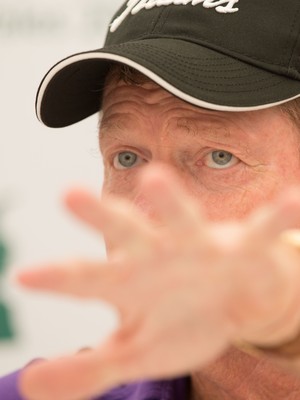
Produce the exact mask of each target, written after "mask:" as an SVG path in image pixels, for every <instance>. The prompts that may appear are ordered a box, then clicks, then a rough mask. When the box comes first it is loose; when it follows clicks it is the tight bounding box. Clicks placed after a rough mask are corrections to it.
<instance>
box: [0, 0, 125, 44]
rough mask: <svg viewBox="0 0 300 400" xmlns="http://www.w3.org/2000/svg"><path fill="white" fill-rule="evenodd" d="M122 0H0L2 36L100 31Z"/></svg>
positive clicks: (0, 29) (18, 36)
mask: <svg viewBox="0 0 300 400" xmlns="http://www.w3.org/2000/svg"><path fill="white" fill-rule="evenodd" d="M103 3H105V5H103ZM121 3H122V0H100V1H99V0H85V1H84V2H78V3H77V4H76V6H75V7H74V6H72V7H70V6H68V4H62V3H60V2H57V3H55V2H53V1H52V0H43V2H40V1H37V0H24V1H22V2H20V1H19V0H0V39H3V38H6V39H7V38H10V39H12V38H21V39H22V38H24V35H25V37H28V36H29V37H36V38H39V37H40V36H43V37H44V36H46V37H47V36H50V37H51V35H53V34H54V35H62V34H64V35H66V34H70V35H74V33H77V34H79V35H80V36H86V35H88V36H89V35H95V34H98V35H99V32H101V31H102V30H103V29H105V30H106V27H107V24H108V22H109V19H110V18H111V16H112V15H113V13H114V12H115V10H116V7H118V6H119V5H120V4H121ZM103 10H105V12H103Z"/></svg>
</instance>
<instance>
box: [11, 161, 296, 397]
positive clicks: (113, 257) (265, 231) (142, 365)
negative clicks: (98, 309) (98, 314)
mask: <svg viewBox="0 0 300 400" xmlns="http://www.w3.org/2000/svg"><path fill="white" fill-rule="evenodd" d="M140 189H141V191H142V192H143V194H144V195H145V196H146V197H147V199H149V201H150V202H151V204H152V205H153V209H154V211H155V221H150V220H149V219H148V217H146V216H145V215H143V214H142V213H141V212H140V211H139V210H138V209H136V208H135V207H134V206H133V205H132V204H130V203H129V202H126V201H125V200H121V199H118V198H112V197H104V198H103V199H102V200H99V199H97V198H95V197H94V196H92V195H91V194H89V193H87V192H85V191H83V190H74V191H71V192H69V194H68V196H67V198H66V204H67V205H68V208H69V209H70V210H71V211H72V212H73V213H74V214H75V215H76V216H77V217H79V218H80V219H81V220H83V221H85V222H86V223H87V224H88V225H90V226H92V227H93V228H95V229H96V231H99V232H101V233H103V234H104V236H105V240H106V242H107V243H108V244H109V248H110V252H109V258H108V261H104V262H90V261H84V260H83V261H72V262H70V263H61V264H57V263H56V264H49V265H45V266H44V267H43V268H38V269H33V270H27V271H24V272H21V273H20V274H19V277H18V279H19V281H20V282H21V284H23V285H25V286H27V287H30V288H32V289H38V290H48V291H52V292H55V293H61V294H68V295H73V296H77V297H83V298H93V299H101V300H105V301H107V302H109V303H111V304H113V305H114V306H115V307H116V308H117V309H118V310H119V313H120V327H119V330H118V331H117V332H116V333H115V334H114V335H113V336H112V337H111V338H110V339H109V340H108V341H107V342H106V343H104V344H102V345H101V346H99V347H98V348H95V349H91V350H89V351H85V352H82V353H79V354H76V355H70V356H66V357H63V358H59V359H56V360H51V361H45V362H40V363H37V364H33V365H31V366H30V367H28V368H26V369H25V370H24V371H23V373H22V375H21V380H20V387H21V391H22V394H23V395H24V396H25V398H26V399H27V398H28V399H30V400H41V399H43V400H53V399H56V400H80V399H84V398H89V397H91V396H95V395H96V394H99V393H102V392H104V391H106V390H108V389H109V388H110V387H113V386H117V385H119V384H123V383H126V382H130V381H134V380H139V379H144V378H148V379H156V378H162V377H163V378H167V377H171V376H175V375H183V374H187V373H189V372H190V371H192V370H197V369H198V368H199V367H201V366H203V365H204V364H206V363H207V362H209V361H211V360H213V359H214V358H215V357H217V356H218V355H220V354H221V353H222V351H224V350H225V349H226V348H227V347H228V346H229V345H230V344H232V343H235V342H238V341H250V342H253V343H257V344H274V343H276V342H277V341H280V340H285V339H286V338H288V337H289V335H292V334H293V333H294V332H296V330H297V329H298V327H299V325H300V314H299V313H297V307H296V306H297V305H298V302H299V300H300V298H299V297H300V290H299V289H300V269H299V262H300V254H299V255H298V254H297V251H296V250H295V249H293V248H291V247H290V246H288V245H286V244H285V243H283V242H282V241H280V240H279V236H280V234H281V233H282V232H283V231H285V230H286V229H290V228H297V227H299V226H300V189H295V188H294V189H292V190H289V191H287V192H286V193H284V194H283V195H282V196H281V197H280V198H278V199H277V200H276V201H274V202H273V203H272V204H269V205H267V206H265V207H264V208H260V209H259V210H257V211H256V212H255V213H253V214H252V215H251V216H250V217H248V218H247V219H245V220H243V221H240V222H227V223H212V222H209V221H208V219H207V218H206V217H205V210H202V209H201V207H199V204H198V203H196V202H195V200H194V199H191V198H190V197H189V196H188V194H187V193H185V191H184V190H183V189H182V187H181V185H180V183H179V182H178V181H177V179H176V177H175V176H174V175H173V174H172V172H171V171H168V170H165V171H164V170H161V169H160V168H158V167H149V168H145V171H144V172H143V174H142V176H141V182H140Z"/></svg>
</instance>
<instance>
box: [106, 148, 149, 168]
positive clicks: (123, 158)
mask: <svg viewBox="0 0 300 400" xmlns="http://www.w3.org/2000/svg"><path fill="white" fill-rule="evenodd" d="M141 161H142V160H141V158H140V157H139V156H138V155H137V154H135V153H133V152H132V151H122V152H121V153H118V154H116V155H115V157H114V159H113V164H114V167H115V168H116V169H128V168H132V167H134V166H136V165H137V164H139V163H140V162H141Z"/></svg>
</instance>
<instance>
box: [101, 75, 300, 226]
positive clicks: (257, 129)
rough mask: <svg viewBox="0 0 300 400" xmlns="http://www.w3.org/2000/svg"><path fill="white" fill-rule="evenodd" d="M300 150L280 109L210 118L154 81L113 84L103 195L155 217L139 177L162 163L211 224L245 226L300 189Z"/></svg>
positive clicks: (105, 128) (104, 138) (104, 135)
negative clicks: (252, 215)
mask: <svg viewBox="0 0 300 400" xmlns="http://www.w3.org/2000/svg"><path fill="white" fill-rule="evenodd" d="M299 143H300V131H299V130H297V128H296V127H295V126H294V124H293V123H292V122H291V121H290V120H289V119H288V117H287V116H286V115H284V114H283V113H282V112H281V111H280V109H279V108H271V109H266V110H260V111H252V112H243V113H232V112H231V113H229V112H217V111H209V110H205V109H201V108H198V107H195V106H192V105H190V104H187V103H185V102H183V101H182V100H180V99H178V98H176V97H174V96H173V95H171V94H169V93H168V92H166V91H165V90H163V89H161V88H160V87H159V86H157V85H156V84H154V83H152V82H148V83H145V84H144V85H141V86H134V85H128V84H126V83H124V82H116V81H111V82H110V83H109V85H108V87H107V89H106V92H105V96H104V108H103V120H102V123H101V131H100V146H101V151H102V154H103V160H104V167H105V179H104V187H103V193H104V194H113V195H118V196H121V197H123V198H126V199H129V200H130V201H131V202H133V203H135V204H136V205H137V206H138V207H139V208H141V209H142V210H143V211H144V212H145V213H147V214H148V215H149V216H150V217H152V218H155V213H154V212H153V210H152V207H151V204H149V202H148V200H147V198H145V196H144V195H143V193H141V191H140V189H139V186H138V183H137V182H138V180H137V177H138V175H139V172H140V171H141V169H142V168H143V167H145V166H146V165H149V164H150V163H158V162H159V163H163V164H165V165H167V166H168V167H170V168H172V169H173V170H174V171H175V172H176V174H177V175H178V177H179V178H180V179H181V181H182V185H183V187H184V188H185V189H186V190H187V191H188V192H189V193H190V195H191V196H193V197H195V198H197V199H199V202H201V204H202V206H203V207H204V208H205V210H206V212H207V215H208V217H209V218H210V219H211V220H214V221H220V220H224V219H232V218H235V219H240V218H242V217H244V216H246V215H247V214H248V213H249V212H250V211H252V210H253V209H254V208H255V207H257V206H259V205H262V204H263V203H264V202H266V201H270V200H271V199H272V198H274V196H276V195H277V194H278V192H280V191H282V190H283V189H284V187H286V186H288V185H293V184H295V183H300V165H299V164H300V161H299Z"/></svg>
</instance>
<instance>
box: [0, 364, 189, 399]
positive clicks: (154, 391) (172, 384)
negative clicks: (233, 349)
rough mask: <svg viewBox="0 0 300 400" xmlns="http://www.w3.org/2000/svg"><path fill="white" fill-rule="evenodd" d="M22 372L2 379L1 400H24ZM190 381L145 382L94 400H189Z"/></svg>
mask: <svg viewBox="0 0 300 400" xmlns="http://www.w3.org/2000/svg"><path fill="white" fill-rule="evenodd" d="M19 374H20V371H17V372H14V373H12V374H10V375H7V376H4V377H2V378H0V399H1V400H24V397H22V396H21V395H20V394H19V391H18V377H19ZM189 392H190V379H189V378H188V377H185V378H177V379H172V380H165V381H154V382H151V381H145V382H140V383H135V384H130V385H123V386H121V387H119V388H116V389H113V390H112V391H110V392H108V393H107V394H104V395H102V396H100V397H96V398H94V399H93V400H188V399H189V396H190V394H189Z"/></svg>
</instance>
